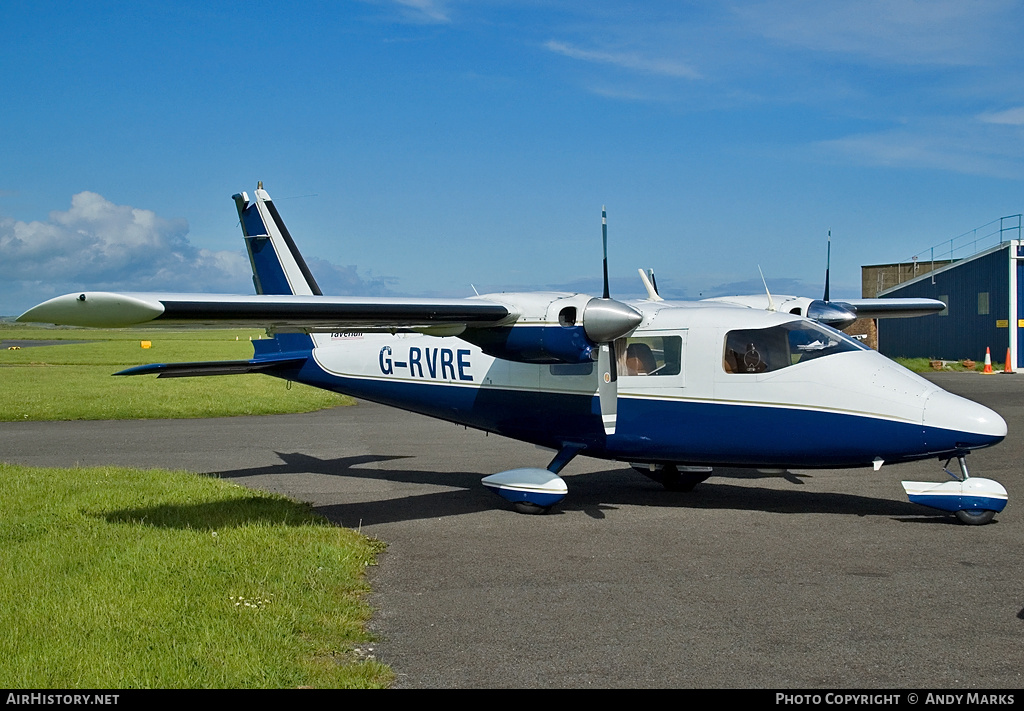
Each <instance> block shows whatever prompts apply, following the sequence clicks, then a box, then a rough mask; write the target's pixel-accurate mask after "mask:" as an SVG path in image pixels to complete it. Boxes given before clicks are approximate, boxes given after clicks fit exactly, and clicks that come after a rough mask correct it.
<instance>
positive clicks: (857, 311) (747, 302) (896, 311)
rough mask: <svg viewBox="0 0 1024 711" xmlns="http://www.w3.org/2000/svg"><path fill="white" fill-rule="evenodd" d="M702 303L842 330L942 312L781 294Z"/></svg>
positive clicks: (910, 304)
mask: <svg viewBox="0 0 1024 711" xmlns="http://www.w3.org/2000/svg"><path fill="white" fill-rule="evenodd" d="M704 301H714V302H718V303H726V304H735V305H737V306H747V307H749V308H752V309H767V310H769V311H780V312H783V313H792V314H798V315H800V316H806V317H807V318H809V319H813V320H815V321H819V322H821V323H824V324H827V325H829V326H833V327H835V328H839V329H843V328H846V327H847V326H849V325H850V324H851V323H853V322H854V321H855V320H856V319H858V318H908V317H912V316H927V315H929V314H937V313H939V312H940V311H942V310H943V309H944V308H946V305H945V304H944V303H942V302H941V301H939V300H938V299H923V298H918V299H914V298H886V297H883V298H880V299H835V300H833V301H824V300H822V299H809V298H807V297H806V296H786V295H782V294H778V295H774V296H768V294H766V293H765V294H749V295H746V296H716V297H714V298H710V299H704Z"/></svg>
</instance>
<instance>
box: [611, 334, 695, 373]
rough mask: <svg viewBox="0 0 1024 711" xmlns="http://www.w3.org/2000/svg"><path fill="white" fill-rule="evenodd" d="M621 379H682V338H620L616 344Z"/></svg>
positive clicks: (617, 363)
mask: <svg viewBox="0 0 1024 711" xmlns="http://www.w3.org/2000/svg"><path fill="white" fill-rule="evenodd" d="M615 355H616V358H617V361H616V365H617V366H618V372H619V375H648V376H651V375H652V376H658V375H679V373H680V372H681V371H682V356H683V339H682V338H681V337H679V336H644V337H642V338H620V339H619V340H618V341H616V342H615Z"/></svg>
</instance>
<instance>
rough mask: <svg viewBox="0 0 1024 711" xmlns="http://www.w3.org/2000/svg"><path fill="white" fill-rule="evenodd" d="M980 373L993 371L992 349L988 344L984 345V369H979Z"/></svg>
mask: <svg viewBox="0 0 1024 711" xmlns="http://www.w3.org/2000/svg"><path fill="white" fill-rule="evenodd" d="M981 373H982V375H992V374H994V373H995V371H994V370H992V350H991V349H990V348H989V347H988V346H986V347H985V370H983V371H981Z"/></svg>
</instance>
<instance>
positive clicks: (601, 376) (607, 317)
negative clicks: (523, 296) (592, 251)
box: [583, 205, 644, 435]
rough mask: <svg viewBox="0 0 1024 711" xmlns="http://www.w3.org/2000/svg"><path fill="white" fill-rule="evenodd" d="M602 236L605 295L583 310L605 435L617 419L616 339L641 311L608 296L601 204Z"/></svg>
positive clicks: (605, 218)
mask: <svg viewBox="0 0 1024 711" xmlns="http://www.w3.org/2000/svg"><path fill="white" fill-rule="evenodd" d="M601 239H602V244H603V249H604V292H603V293H604V295H603V296H602V297H601V298H600V299H591V300H590V301H589V302H587V306H586V308H584V310H583V330H584V332H585V333H586V334H587V338H589V339H590V340H591V341H593V342H594V343H596V344H597V345H598V351H597V370H598V383H597V392H598V400H599V402H600V405H601V422H602V424H603V425H604V432H605V434H607V435H612V434H615V424H616V420H617V419H618V400H619V383H618V380H619V373H618V367H617V365H616V360H617V359H616V357H615V339H616V338H620V337H622V336H624V335H626V334H627V333H629V332H630V331H632V330H633V329H634V328H636V327H637V326H639V325H640V322H641V321H643V319H644V317H643V315H642V314H641V313H640V312H638V311H637V310H636V309H634V308H632V307H630V306H627V305H626V304H624V303H622V302H621V301H616V300H615V299H613V298H611V295H610V292H609V288H608V213H607V212H606V211H605V209H604V206H603V205H602V206H601Z"/></svg>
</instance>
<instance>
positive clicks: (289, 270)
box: [231, 182, 323, 296]
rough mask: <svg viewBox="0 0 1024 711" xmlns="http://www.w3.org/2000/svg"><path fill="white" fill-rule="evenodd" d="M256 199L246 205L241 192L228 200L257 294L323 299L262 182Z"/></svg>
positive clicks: (256, 193)
mask: <svg viewBox="0 0 1024 711" xmlns="http://www.w3.org/2000/svg"><path fill="white" fill-rule="evenodd" d="M255 198H256V199H255V201H253V202H249V196H248V194H246V193H244V192H242V193H236V194H235V195H232V196H231V199H232V200H234V201H235V207H237V208H238V217H239V219H240V220H241V223H242V235H243V236H244V237H245V247H246V250H247V251H248V253H249V263H250V264H251V266H252V281H253V285H254V286H255V287H256V293H257V294H298V295H303V296H322V295H323V294H322V292H321V291H320V287H319V286H318V285H317V283H316V279H314V278H313V274H312V272H310V271H309V267H308V266H307V265H306V261H305V260H304V259H303V258H302V255H301V254H300V253H299V250H298V248H297V247H296V246H295V242H294V240H292V236H291V234H290V233H289V232H288V228H287V227H285V224H284V220H282V219H281V215H280V213H279V212H278V211H277V208H276V207H275V206H274V201H273V200H271V198H270V195H269V194H268V193H267V191H266V190H264V189H263V183H262V182H260V183H259V186H258V187H257V188H256V192H255Z"/></svg>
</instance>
